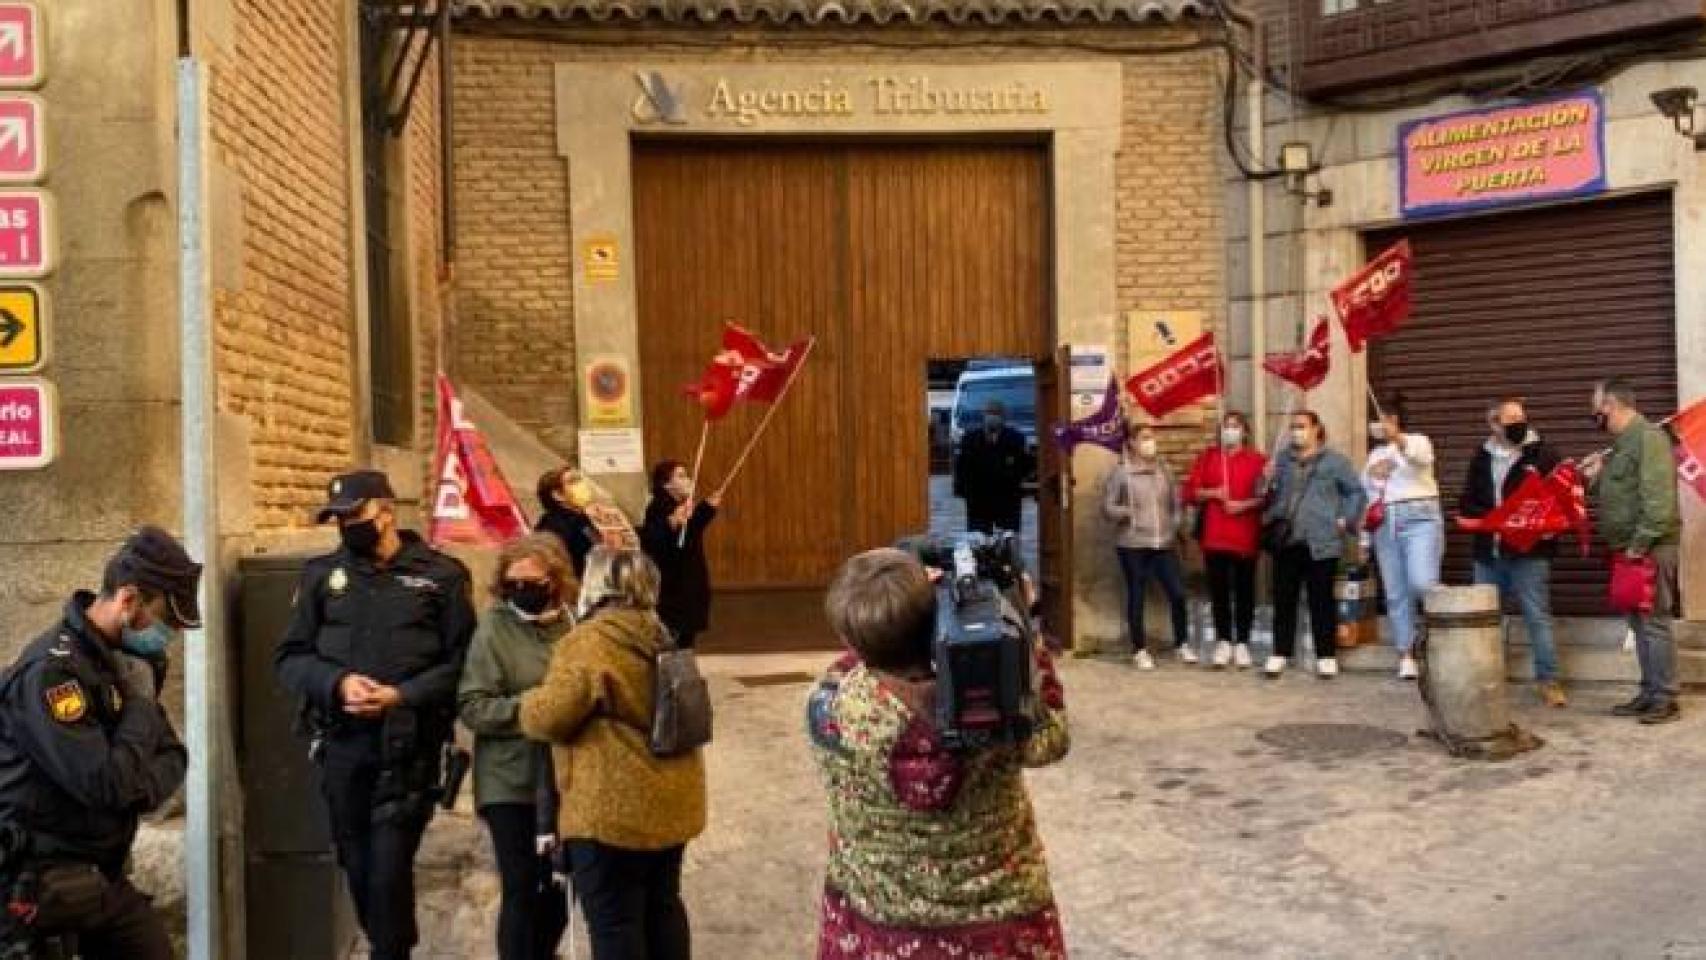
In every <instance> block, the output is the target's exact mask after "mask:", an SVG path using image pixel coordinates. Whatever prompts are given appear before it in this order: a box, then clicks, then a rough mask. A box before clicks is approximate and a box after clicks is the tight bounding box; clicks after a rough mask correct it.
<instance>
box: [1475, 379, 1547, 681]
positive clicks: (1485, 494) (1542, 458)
mask: <svg viewBox="0 0 1706 960" xmlns="http://www.w3.org/2000/svg"><path fill="white" fill-rule="evenodd" d="M1487 421H1488V425H1489V426H1491V427H1492V436H1491V437H1489V438H1488V439H1487V442H1486V443H1484V444H1482V445H1481V449H1480V450H1477V451H1476V452H1475V457H1474V459H1473V460H1471V461H1470V462H1469V476H1468V478H1467V480H1466V481H1465V482H1464V485H1463V496H1462V497H1461V498H1460V499H1459V501H1458V512H1459V513H1460V514H1461V515H1462V516H1464V517H1468V518H1470V519H1478V518H1480V517H1484V516H1486V515H1487V514H1489V513H1492V512H1493V511H1494V510H1496V509H1498V506H1499V504H1501V503H1503V502H1504V500H1505V498H1506V497H1509V496H1510V495H1511V494H1513V493H1515V492H1516V488H1517V487H1518V486H1519V485H1521V483H1522V481H1523V479H1524V478H1525V477H1527V476H1528V475H1530V474H1539V475H1541V476H1546V475H1548V474H1550V473H1551V472H1552V471H1553V470H1555V469H1557V466H1558V454H1557V452H1556V451H1555V450H1553V449H1552V447H1551V446H1550V445H1549V444H1547V443H1546V442H1545V441H1543V440H1542V439H1541V438H1540V434H1539V433H1538V432H1536V431H1535V429H1534V428H1533V426H1531V425H1530V424H1529V422H1528V413H1527V411H1526V410H1525V409H1524V407H1523V401H1522V400H1521V399H1520V398H1518V397H1507V398H1506V399H1504V400H1500V401H1499V402H1497V403H1495V404H1493V405H1492V407H1490V408H1489V409H1488V411H1487ZM1556 550H1557V547H1556V545H1555V543H1554V542H1553V540H1552V539H1551V538H1548V539H1545V540H1542V541H1540V542H1539V543H1537V544H1536V545H1535V546H1534V549H1532V550H1529V551H1527V552H1526V553H1525V552H1522V551H1519V550H1517V549H1516V548H1515V547H1512V546H1511V545H1509V544H1507V543H1504V542H1502V541H1501V540H1500V539H1499V538H1498V537H1497V536H1495V535H1494V534H1491V533H1478V534H1476V535H1475V582H1476V583H1478V584H1491V585H1493V586H1496V587H1498V588H1499V597H1500V602H1501V603H1508V602H1509V601H1510V600H1511V599H1512V598H1513V597H1514V598H1515V600H1516V604H1517V607H1518V609H1520V610H1521V611H1522V620H1523V623H1524V624H1525V625H1526V626H1527V628H1528V645H1529V647H1530V648H1531V649H1532V650H1533V655H1534V682H1535V685H1536V689H1537V690H1538V691H1539V694H1540V699H1541V700H1542V701H1543V702H1544V703H1546V704H1547V705H1548V706H1551V707H1564V706H1567V705H1568V704H1569V698H1568V697H1567V696H1565V694H1564V686H1563V684H1562V683H1560V682H1559V679H1558V649H1557V647H1556V645H1555V644H1554V643H1553V639H1552V556H1553V554H1554V553H1555V552H1556Z"/></svg>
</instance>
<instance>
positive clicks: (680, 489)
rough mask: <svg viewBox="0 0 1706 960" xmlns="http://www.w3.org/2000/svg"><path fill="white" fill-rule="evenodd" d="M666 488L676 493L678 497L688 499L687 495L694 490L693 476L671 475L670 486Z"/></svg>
mask: <svg viewBox="0 0 1706 960" xmlns="http://www.w3.org/2000/svg"><path fill="white" fill-rule="evenodd" d="M666 489H667V490H669V492H670V493H672V494H674V495H675V496H676V497H677V498H678V499H682V500H685V499H687V496H688V495H689V494H691V493H692V492H693V478H692V477H686V476H682V477H671V478H670V481H669V486H668V487H666Z"/></svg>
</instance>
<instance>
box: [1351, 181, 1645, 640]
mask: <svg viewBox="0 0 1706 960" xmlns="http://www.w3.org/2000/svg"><path fill="white" fill-rule="evenodd" d="M1673 224H1674V221H1673V218H1672V212H1671V197H1670V194H1669V193H1668V192H1667V193H1653V194H1642V195H1638V196H1631V197H1623V198H1618V199H1612V200H1602V201H1597V202H1593V203H1583V204H1574V205H1570V206H1561V207H1552V208H1547V209H1542V210H1533V211H1525V212H1519V213H1501V214H1497V215H1494V216H1487V217H1476V218H1471V219H1465V220H1457V221H1450V222H1446V223H1437V224H1420V225H1414V226H1410V227H1405V228H1403V229H1400V230H1393V231H1386V232H1380V233H1375V234H1370V235H1369V236H1368V238H1367V241H1368V249H1369V251H1370V253H1371V254H1372V253H1374V252H1377V251H1379V250H1381V249H1384V247H1385V246H1386V245H1387V244H1390V243H1393V242H1396V241H1397V240H1399V239H1402V238H1406V237H1407V238H1408V239H1409V240H1410V242H1411V244H1412V245H1413V246H1414V249H1415V254H1416V289H1415V295H1416V301H1415V315H1414V317H1413V318H1412V319H1411V320H1410V322H1409V323H1408V324H1407V325H1406V326H1405V327H1404V329H1403V330H1401V331H1400V332H1399V333H1398V334H1396V335H1394V336H1392V337H1389V338H1387V339H1385V340H1382V341H1379V342H1377V343H1376V344H1375V345H1374V346H1373V347H1372V348H1371V356H1370V363H1369V377H1370V379H1371V381H1372V382H1373V384H1374V385H1375V389H1376V390H1377V391H1382V392H1383V393H1384V392H1385V391H1389V390H1400V391H1402V392H1403V393H1404V395H1405V397H1406V399H1407V401H1408V405H1409V409H1410V419H1411V420H1412V421H1413V427H1414V429H1416V430H1418V431H1420V432H1422V433H1425V434H1427V435H1428V436H1429V437H1431V438H1433V440H1434V443H1435V445H1436V446H1437V447H1438V449H1439V455H1440V484H1441V488H1442V491H1441V492H1442V495H1443V496H1444V498H1445V505H1446V509H1447V512H1448V513H1451V514H1455V507H1456V503H1457V498H1458V496H1459V494H1460V493H1461V492H1462V489H1463V484H1464V481H1465V479H1466V474H1467V472H1468V466H1469V460H1470V458H1471V457H1472V456H1473V455H1474V452H1475V450H1476V448H1477V447H1479V446H1480V444H1482V443H1483V442H1484V441H1485V440H1486V438H1487V430H1486V419H1485V410H1486V406H1487V403H1488V402H1489V401H1490V400H1493V399H1496V398H1497V397H1499V396H1502V395H1507V394H1514V395H1516V396H1521V397H1525V398H1527V400H1528V411H1529V419H1530V421H1531V422H1532V423H1533V424H1534V426H1535V428H1536V429H1538V430H1539V431H1540V432H1541V434H1542V435H1543V436H1545V437H1546V439H1547V440H1548V441H1550V442H1551V443H1553V444H1554V445H1556V446H1557V447H1558V449H1559V450H1560V451H1561V452H1562V453H1563V454H1564V455H1565V456H1580V455H1582V454H1585V453H1588V452H1590V451H1593V450H1596V449H1598V448H1600V447H1602V446H1604V445H1605V444H1606V442H1607V440H1606V438H1605V437H1604V436H1603V435H1601V434H1599V433H1598V432H1597V431H1596V430H1595V429H1594V427H1593V425H1592V423H1591V422H1590V420H1589V418H1588V402H1589V391H1590V390H1591V389H1592V384H1593V382H1594V381H1595V380H1597V379H1600V378H1603V377H1607V376H1612V375H1619V376H1625V377H1629V378H1631V379H1633V380H1634V381H1635V384H1636V386H1637V388H1638V390H1639V394H1640V402H1641V406H1642V408H1643V410H1645V411H1646V412H1647V413H1648V415H1649V416H1653V417H1654V418H1655V419H1657V418H1658V417H1662V416H1668V415H1669V414H1670V413H1671V412H1672V411H1673V410H1675V408H1676V317H1675V309H1676V297H1675V277H1674V271H1675V255H1674V250H1673V241H1672V231H1673V229H1674V225H1673ZM1469 546H1470V539H1469V537H1468V536H1467V535H1464V534H1460V533H1457V532H1455V531H1453V532H1452V533H1451V534H1450V537H1449V549H1448V550H1447V555H1446V578H1447V580H1448V581H1449V582H1452V583H1468V582H1469V578H1470V552H1469ZM1601 549H1602V545H1599V544H1596V545H1595V554H1596V555H1595V556H1594V557H1593V558H1590V559H1588V560H1582V559H1580V558H1579V557H1578V556H1577V554H1576V551H1575V549H1574V547H1573V545H1571V546H1569V547H1568V549H1566V550H1564V551H1562V552H1561V554H1560V559H1559V562H1558V563H1557V564H1556V566H1555V568H1554V571H1553V595H1552V596H1553V605H1554V609H1555V611H1556V612H1557V613H1559V614H1564V615H1570V616H1600V615H1603V614H1604V612H1605V608H1604V602H1603V596H1604V583H1605V572H1604V570H1605V567H1604V559H1603V557H1602V556H1600V555H1599V554H1600V551H1601Z"/></svg>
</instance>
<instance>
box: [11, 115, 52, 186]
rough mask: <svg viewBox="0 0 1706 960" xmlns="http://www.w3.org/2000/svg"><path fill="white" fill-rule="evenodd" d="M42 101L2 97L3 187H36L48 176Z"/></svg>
mask: <svg viewBox="0 0 1706 960" xmlns="http://www.w3.org/2000/svg"><path fill="white" fill-rule="evenodd" d="M41 130H42V105H41V101H40V100H38V99H37V98H35V97H33V96H31V95H29V94H27V93H12V94H0V183H35V182H37V181H39V180H40V179H41V178H42V177H43V176H44V175H46V173H47V158H46V156H45V155H44V152H43V150H42V139H41Z"/></svg>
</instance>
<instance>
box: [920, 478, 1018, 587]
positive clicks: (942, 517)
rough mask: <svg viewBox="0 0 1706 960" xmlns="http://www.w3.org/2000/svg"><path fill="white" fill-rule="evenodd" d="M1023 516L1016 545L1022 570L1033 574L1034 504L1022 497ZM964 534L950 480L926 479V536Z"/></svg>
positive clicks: (962, 513) (962, 505)
mask: <svg viewBox="0 0 1706 960" xmlns="http://www.w3.org/2000/svg"><path fill="white" fill-rule="evenodd" d="M1023 510H1024V513H1023V516H1022V517H1021V518H1020V521H1019V522H1020V525H1021V526H1023V527H1024V528H1025V529H1023V530H1021V531H1019V545H1020V548H1021V549H1023V550H1024V552H1025V569H1027V570H1030V571H1031V572H1032V573H1033V574H1035V573H1036V572H1037V536H1038V530H1037V501H1036V500H1034V499H1032V498H1030V497H1026V498H1025V502H1024V507H1023ZM965 530H966V502H965V501H964V500H961V499H959V498H958V497H956V496H954V478H953V477H945V476H935V477H931V478H930V532H931V533H932V534H934V535H937V536H941V535H945V534H955V533H964V532H965Z"/></svg>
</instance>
